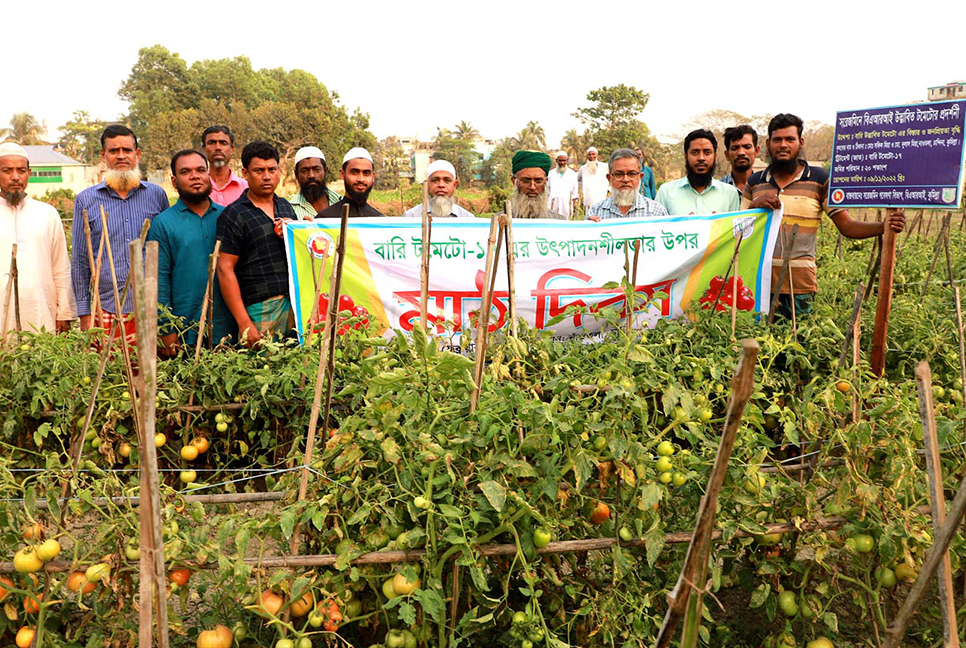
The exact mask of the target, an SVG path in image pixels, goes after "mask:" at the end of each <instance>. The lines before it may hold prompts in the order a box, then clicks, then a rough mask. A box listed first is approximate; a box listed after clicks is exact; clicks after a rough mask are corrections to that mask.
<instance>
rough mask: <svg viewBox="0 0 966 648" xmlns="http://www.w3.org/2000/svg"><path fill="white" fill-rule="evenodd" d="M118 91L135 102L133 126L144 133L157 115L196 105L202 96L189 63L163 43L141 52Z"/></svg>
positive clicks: (122, 97) (133, 103) (132, 106)
mask: <svg viewBox="0 0 966 648" xmlns="http://www.w3.org/2000/svg"><path fill="white" fill-rule="evenodd" d="M117 94H118V96H119V97H120V98H121V99H123V100H125V101H127V102H129V103H130V104H131V109H130V113H129V121H130V123H131V128H133V129H134V132H135V133H141V134H142V135H143V134H144V132H145V131H147V129H148V126H149V125H150V123H151V121H152V120H153V119H154V118H155V117H157V116H158V115H160V114H161V113H164V112H171V111H177V110H183V109H185V108H192V107H194V106H195V105H196V104H197V101H198V97H199V93H198V86H197V84H196V83H194V82H193V80H192V77H191V74H190V73H189V70H188V65H187V63H185V61H184V60H183V59H182V58H181V57H179V56H178V55H177V54H172V53H171V52H169V51H168V48H166V47H164V46H163V45H153V46H151V47H142V48H141V49H140V50H139V51H138V60H137V62H135V64H134V67H133V68H132V69H131V74H130V75H129V76H128V78H127V79H126V80H125V81H124V83H122V84H121V89H120V90H118V93H117Z"/></svg>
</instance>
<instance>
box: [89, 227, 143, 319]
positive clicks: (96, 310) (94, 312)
mask: <svg viewBox="0 0 966 648" xmlns="http://www.w3.org/2000/svg"><path fill="white" fill-rule="evenodd" d="M84 220H87V219H86V218H85V219H84ZM146 222H147V221H146ZM88 227H90V225H89V224H88ZM141 233H142V235H143V234H144V230H143V229H142V231H141ZM105 238H107V231H104V230H102V231H101V240H100V241H98V242H97V261H96V263H95V264H94V282H93V285H92V286H91V299H92V302H91V321H92V322H95V323H99V322H100V321H101V314H102V313H103V309H102V307H101V269H102V268H103V267H104V239H105Z"/></svg>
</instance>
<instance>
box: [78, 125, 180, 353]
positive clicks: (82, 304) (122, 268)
mask: <svg viewBox="0 0 966 648" xmlns="http://www.w3.org/2000/svg"><path fill="white" fill-rule="evenodd" d="M101 160H103V161H104V164H105V165H106V166H107V173H106V174H104V182H101V183H100V184H96V185H94V186H93V187H89V188H87V189H85V190H84V191H82V192H80V193H79V194H78V195H77V199H76V200H75V201H74V224H73V227H72V229H71V233H72V236H73V242H74V244H73V246H72V248H71V257H70V272H71V280H72V282H73V284H74V297H75V298H76V300H77V314H78V315H80V325H81V330H83V331H86V330H87V329H89V328H91V326H92V325H93V326H98V327H102V328H109V327H110V326H111V325H112V324H113V321H114V318H115V316H117V315H123V314H125V313H131V311H132V310H133V299H132V296H131V294H130V293H129V294H128V296H127V299H126V300H125V302H124V303H123V304H115V303H114V276H115V275H116V277H117V292H118V294H119V295H120V294H121V292H122V291H123V290H124V284H125V282H126V281H127V276H128V272H129V271H130V269H131V256H130V252H129V249H128V243H130V242H131V241H136V240H137V239H138V238H139V237H140V236H141V225H142V224H143V223H144V221H146V220H150V219H152V218H154V217H155V216H157V215H158V214H159V213H161V212H162V211H164V210H165V209H167V208H168V206H169V205H168V196H167V194H165V193H164V189H162V188H161V187H159V186H158V185H155V184H151V183H148V182H144V181H142V180H141V169H140V168H139V167H138V163H139V162H140V160H141V149H140V148H138V138H137V136H136V135H135V134H134V132H133V131H132V130H131V129H130V128H128V127H127V126H122V125H120V124H111V125H110V126H108V127H107V128H105V129H104V132H103V133H102V134H101ZM101 207H103V208H104V211H106V212H107V237H108V238H107V240H108V241H110V244H111V253H112V254H113V256H114V269H115V275H112V273H111V265H110V263H108V257H107V250H104V252H103V253H102V254H101V272H100V279H99V283H98V292H99V293H100V294H99V297H100V300H101V308H102V310H103V313H102V317H101V320H100V321H99V322H94V321H92V313H91V260H90V258H89V257H88V255H87V244H86V239H85V236H84V216H85V213H86V216H87V223H88V224H89V225H90V228H91V246H92V248H93V250H94V255H95V258H96V257H97V251H98V249H99V248H100V245H101V237H102V236H103V234H104V232H103V227H102V221H101ZM124 319H125V323H124V332H125V334H126V335H128V336H132V335H133V334H134V317H133V316H131V317H126V318H124Z"/></svg>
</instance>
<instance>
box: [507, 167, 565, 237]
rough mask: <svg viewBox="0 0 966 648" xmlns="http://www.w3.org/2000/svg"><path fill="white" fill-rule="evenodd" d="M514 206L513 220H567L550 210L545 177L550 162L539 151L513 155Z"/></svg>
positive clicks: (511, 199)
mask: <svg viewBox="0 0 966 648" xmlns="http://www.w3.org/2000/svg"><path fill="white" fill-rule="evenodd" d="M512 164H513V176H512V177H511V180H512V181H513V194H512V196H511V197H510V204H511V205H513V217H514V218H557V219H564V220H566V218H565V217H564V216H563V215H562V214H558V213H557V212H555V211H551V209H550V208H549V207H548V205H549V204H550V200H549V196H550V191H549V190H548V188H547V174H548V173H549V172H550V167H551V166H553V162H551V160H550V156H549V155H547V154H546V153H544V152H542V151H517V152H516V153H514V154H513V162H512Z"/></svg>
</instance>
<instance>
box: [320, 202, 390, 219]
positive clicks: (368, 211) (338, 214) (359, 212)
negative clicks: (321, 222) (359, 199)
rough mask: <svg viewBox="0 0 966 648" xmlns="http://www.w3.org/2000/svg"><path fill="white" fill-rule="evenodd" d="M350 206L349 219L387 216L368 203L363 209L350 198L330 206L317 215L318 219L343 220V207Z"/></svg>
mask: <svg viewBox="0 0 966 648" xmlns="http://www.w3.org/2000/svg"><path fill="white" fill-rule="evenodd" d="M343 205H349V218H358V217H360V216H385V214H383V213H381V212H379V211H378V210H377V209H376V208H375V207H373V206H371V205H370V204H369V203H368V202H367V203H366V204H365V205H363V206H362V207H358V206H357V205H356V204H355V203H354V202H352V201H351V200H349V199H348V198H342V199H340V200H339V201H338V202H337V203H335V204H332V205H329V206H328V207H326V208H325V209H323V210H322V211H320V212H319V213H318V214H316V215H315V217H316V218H342V206H343Z"/></svg>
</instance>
